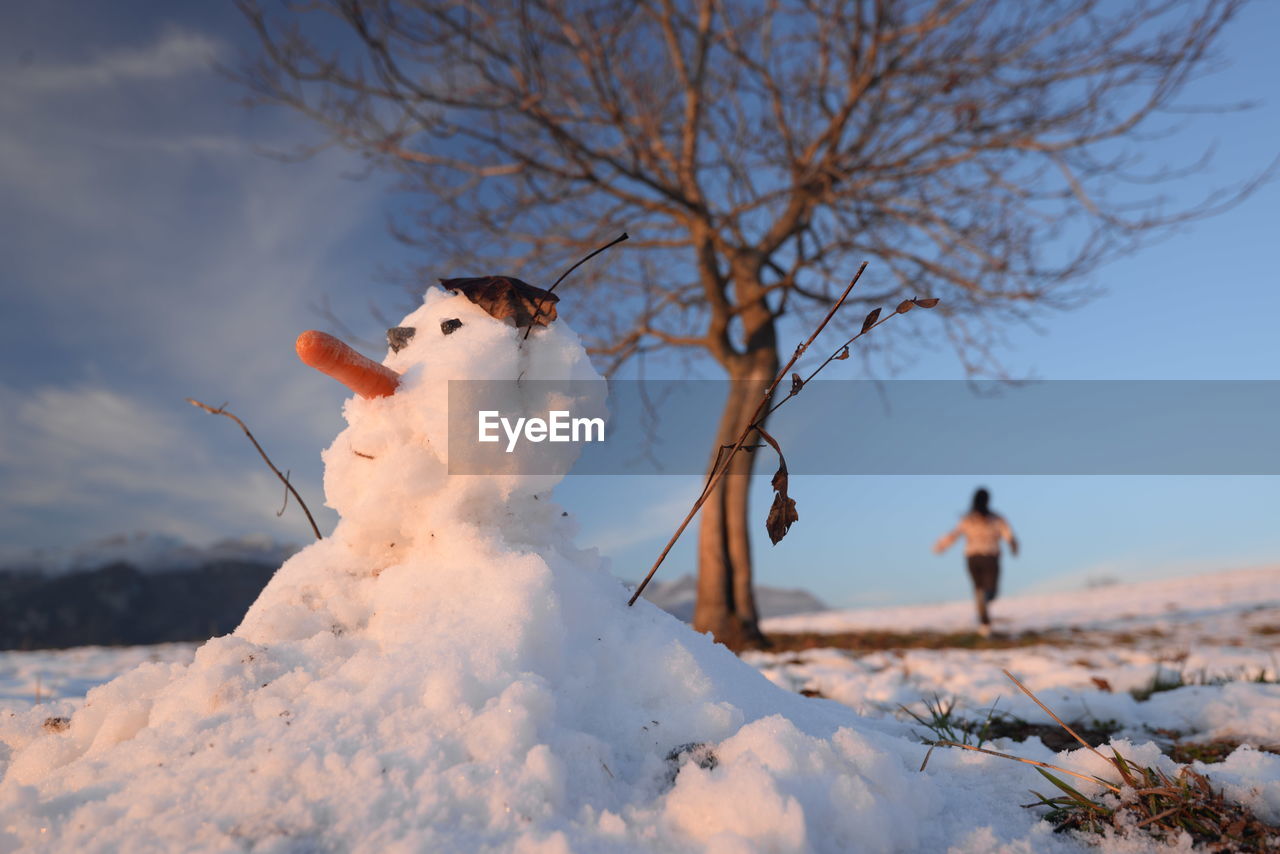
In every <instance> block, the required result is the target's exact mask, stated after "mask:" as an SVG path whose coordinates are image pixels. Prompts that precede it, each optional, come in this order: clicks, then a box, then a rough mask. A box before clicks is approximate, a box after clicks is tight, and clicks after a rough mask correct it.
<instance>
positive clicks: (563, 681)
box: [0, 291, 1083, 852]
mask: <svg viewBox="0 0 1280 854" xmlns="http://www.w3.org/2000/svg"><path fill="white" fill-rule="evenodd" d="M453 320H460V321H461V324H462V325H461V327H460V328H456V331H453V333H452V334H449V335H444V334H442V328H441V324H442V322H444V321H453ZM402 325H403V326H407V327H414V328H415V329H416V330H417V333H416V336H415V337H414V339H413V340H412V342H411V343H410V345H409V346H407V347H405V348H404V349H403V350H401V351H400V352H398V353H395V354H391V355H389V356H388V357H387V359H386V364H387V365H388V366H389V367H391V368H393V369H395V370H397V371H399V372H401V373H402V375H403V379H402V382H401V386H400V390H399V391H398V392H397V393H396V394H395V395H393V396H391V397H386V398H381V399H373V400H363V399H352V400H350V401H348V402H347V404H346V408H345V415H346V418H347V421H348V425H349V426H348V427H347V429H346V430H345V431H344V432H342V433H341V434H340V435H339V436H338V437H337V439H336V440H335V441H334V443H333V445H332V446H331V447H330V448H329V449H328V450H327V451H326V452H325V455H324V459H325V464H326V473H325V491H326V496H327V500H328V503H329V504H330V505H331V506H333V507H334V508H336V509H337V510H338V512H339V513H340V514H341V517H342V519H341V522H340V523H339V525H338V527H337V529H336V531H335V532H334V535H333V536H332V537H331V538H329V539H326V540H324V541H322V542H318V543H316V544H314V545H312V546H309V547H308V548H306V549H304V550H302V551H301V552H299V553H298V554H296V555H294V556H293V557H292V558H290V559H289V560H288V561H287V562H285V563H284V565H283V566H282V567H281V568H280V570H279V572H278V573H277V574H276V576H275V577H274V579H273V580H272V582H271V583H270V584H269V585H268V587H267V588H266V590H264V591H263V593H262V595H261V597H260V598H259V599H258V601H257V602H256V603H255V604H254V606H253V607H252V608H251V610H250V611H249V613H248V615H247V616H246V617H245V620H244V622H243V624H242V625H241V626H240V627H239V628H238V629H237V630H236V631H235V632H234V633H233V634H231V635H229V636H225V637H220V638H215V639H214V640H211V641H209V642H208V643H206V644H205V645H204V646H202V647H201V648H200V649H199V650H198V651H197V652H196V654H195V657H194V660H193V661H191V662H190V664H185V663H174V662H165V661H157V662H148V663H144V664H141V665H140V666H138V667H137V668H136V669H134V670H132V671H131V672H129V673H127V674H125V675H123V676H121V677H120V678H118V679H116V680H114V681H112V682H110V683H108V684H106V685H102V686H100V687H97V688H95V689H93V690H92V691H90V692H89V694H88V696H87V699H86V701H85V702H84V704H83V705H82V706H81V707H79V708H78V710H76V711H75V713H74V714H73V715H72V716H71V717H70V720H69V723H68V722H64V721H61V720H59V719H58V718H57V716H58V715H59V714H60V713H62V710H60V708H59V707H57V706H49V705H45V706H40V707H36V708H34V709H32V710H30V711H27V712H21V713H10V714H7V715H5V714H0V738H2V740H3V745H4V747H3V749H0V774H3V779H2V780H0V850H12V849H14V848H16V847H22V846H27V847H30V848H31V849H33V850H59V851H81V852H95V851H100V852H116V851H131V852H147V851H158V852H159V851H164V852H167V851H177V850H183V851H232V850H252V851H277V852H285V851H289V852H301V851H324V850H333V851H369V852H375V851H376V852H394V851H447V852H475V851H504V852H506V851H525V852H566V851H652V850H670V851H686V850H706V851H717V852H745V851H803V850H817V851H849V850H859V851H942V850H947V849H948V848H952V847H953V846H954V849H953V850H975V851H976V850H984V851H985V850H996V849H997V848H999V847H1000V846H1002V845H1009V846H1011V847H1010V848H1009V850H1036V851H1056V850H1082V848H1083V845H1082V844H1081V843H1078V842H1075V841H1073V840H1070V839H1066V838H1063V837H1057V836H1053V835H1052V834H1051V833H1050V832H1049V829H1048V826H1047V825H1045V824H1043V823H1041V822H1038V820H1037V819H1036V817H1035V815H1033V814H1032V813H1030V812H1029V811H1027V810H1023V809H1021V808H1020V807H1019V806H1018V804H1019V803H1022V802H1023V801H1024V800H1025V793H1024V792H1023V791H1022V788H1023V787H1022V782H1023V781H1022V779H1021V778H1020V777H1018V775H1011V774H1008V773H1000V774H991V773H988V770H989V769H988V765H989V762H990V761H998V760H989V759H988V758H986V757H975V756H973V755H964V756H961V755H955V756H947V757H941V758H939V759H937V760H935V761H934V762H933V763H932V764H931V765H930V769H929V772H928V773H920V772H919V771H918V770H917V769H918V766H919V763H920V758H921V754H922V750H921V746H920V745H919V743H918V742H914V741H910V740H908V739H907V738H905V737H903V736H902V734H901V733H902V730H901V728H900V727H899V726H898V725H896V724H894V723H893V722H873V721H868V720H864V719H862V718H859V717H857V716H856V715H854V714H853V713H852V712H851V711H850V710H848V709H847V708H845V707H842V706H839V705H838V704H836V703H833V702H827V701H821V700H812V699H806V698H803V697H800V696H798V695H795V694H792V693H790V692H787V691H785V690H782V689H781V688H778V687H777V686H775V685H773V684H772V683H770V682H769V681H768V680H766V679H765V678H763V677H762V676H761V675H760V674H759V673H758V672H757V671H755V670H754V669H753V668H752V667H750V666H749V665H747V664H745V663H743V662H742V661H740V660H739V659H738V658H736V657H735V656H734V655H732V654H731V653H730V652H728V651H727V650H726V649H724V648H723V647H721V646H717V645H715V644H714V643H712V641H711V640H710V639H709V638H708V637H705V636H701V635H698V634H695V633H694V632H692V631H691V630H690V629H689V628H688V627H687V626H685V625H684V624H682V623H680V622H679V621H677V620H675V619H673V618H672V617H670V616H669V615H667V614H665V613H663V612H661V611H660V610H659V609H657V608H656V607H653V606H652V605H649V604H646V603H640V604H638V605H637V606H636V607H634V608H628V607H626V600H627V591H626V590H625V589H624V588H623V586H622V585H621V584H620V583H619V582H618V581H617V580H615V579H614V578H613V577H612V576H610V575H609V574H608V573H607V572H606V571H605V570H604V569H603V568H602V566H601V561H600V560H599V559H598V558H597V556H596V555H595V554H594V553H590V552H584V551H580V550H578V549H576V548H575V547H574V546H573V543H572V533H573V532H572V528H571V526H570V524H569V520H568V519H567V518H566V517H565V516H563V515H562V514H561V511H560V510H559V508H557V507H556V506H555V504H554V503H553V502H551V501H550V500H549V494H548V491H549V489H550V488H551V486H553V485H554V483H555V481H556V478H555V477H553V476H550V475H541V476H532V475H522V474H519V473H515V472H512V473H507V474H499V475H491V476H485V477H475V476H472V477H462V476H450V475H449V474H448V469H447V465H448V443H447V441H446V432H445V431H446V421H447V412H446V411H445V410H446V408H447V407H446V403H445V402H446V401H451V403H450V405H459V400H462V401H463V402H465V399H466V398H465V390H464V392H463V396H462V397H461V398H459V397H458V396H451V395H450V394H449V393H448V388H447V386H448V383H449V381H450V380H457V379H466V378H470V379H486V380H503V381H508V382H509V384H510V386H511V394H512V395H513V397H518V396H520V395H521V394H524V393H525V392H524V390H523V389H526V388H527V386H522V385H521V384H520V382H519V381H518V380H536V379H557V380H563V379H596V374H595V372H594V371H593V370H592V369H591V366H590V364H589V363H588V361H587V358H586V355H585V352H584V351H583V348H582V346H581V344H580V343H579V341H578V339H577V337H576V336H575V335H574V333H573V332H572V331H571V330H570V329H569V328H568V327H567V326H565V324H564V323H563V322H557V323H554V324H553V325H552V326H550V327H549V328H547V329H539V330H536V331H535V332H534V333H533V334H532V335H531V336H530V337H529V339H528V340H527V341H523V342H522V332H523V331H522V330H519V331H518V330H516V329H513V328H512V327H510V326H508V325H505V324H503V323H501V322H499V321H497V320H494V319H493V318H491V317H490V316H489V315H488V314H486V313H485V312H484V311H482V310H481V309H479V308H478V307H477V306H475V305H473V304H472V303H471V302H469V301H468V300H467V299H465V298H464V297H462V296H456V295H455V296H451V295H447V294H445V293H442V292H434V291H433V292H432V293H430V294H428V296H427V298H426V300H425V302H424V304H423V305H422V307H421V308H419V309H418V310H417V311H415V312H414V313H412V314H411V315H410V316H409V317H407V318H406V319H405V320H404V321H403V322H402ZM448 325H449V326H450V327H454V326H456V325H455V324H448ZM596 402H597V403H599V402H600V401H596ZM587 403H588V404H589V403H591V401H587ZM1001 770H1002V771H1004V770H1006V769H1003V768H1002V769H1001Z"/></svg>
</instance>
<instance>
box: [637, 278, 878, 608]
mask: <svg viewBox="0 0 1280 854" xmlns="http://www.w3.org/2000/svg"><path fill="white" fill-rule="evenodd" d="M865 269H867V262H866V261H863V262H862V265H861V266H860V267H858V272H856V273H854V274H853V278H852V279H851V280H850V281H849V285H848V287H846V288H845V289H844V293H842V294H840V298H839V299H837V300H836V301H835V302H834V303H833V304H832V306H831V309H830V310H829V311H828V312H827V316H826V317H824V318H822V322H821V323H819V324H818V326H817V328H816V329H814V330H813V332H812V333H811V334H810V335H809V338H808V339H807V340H806V341H805V342H804V343H803V344H801V345H800V346H799V347H797V348H796V351H795V352H794V353H792V354H791V359H790V360H788V361H787V364H786V365H784V366H783V368H782V370H781V371H779V372H778V375H777V376H776V377H774V378H773V382H772V383H770V384H769V388H768V389H767V390H766V391H765V393H764V395H763V396H762V397H761V399H760V405H759V406H757V407H756V411H755V413H754V414H752V416H751V420H750V421H749V422H747V426H745V427H743V428H742V432H741V433H740V434H739V435H738V440H737V441H736V442H734V443H733V447H732V448H730V449H729V453H727V454H725V455H724V459H723V461H722V462H721V463H720V464H719V465H717V466H713V467H712V470H711V474H710V475H708V478H707V485H706V486H705V487H703V490H702V494H701V495H699V496H698V500H697V501H695V502H694V503H693V507H692V508H690V510H689V512H688V513H687V514H685V517H684V520H683V521H682V522H681V523H680V527H678V528H676V532H675V533H674V534H672V535H671V539H670V540H668V541H667V545H666V547H665V548H663V550H662V554H660V555H658V559H657V560H656V561H654V562H653V567H652V568H651V569H650V570H649V574H648V575H646V576H645V577H644V580H643V581H641V582H640V584H639V585H638V586H637V587H636V590H635V592H634V593H633V594H631V599H630V600H629V601H628V602H627V605H628V606H631V605H634V604H635V603H636V600H637V599H639V598H640V594H641V593H643V592H644V589H645V587H647V586H648V584H649V581H650V579H652V578H653V576H654V574H655V573H657V571H658V567H660V566H662V562H663V561H664V560H666V559H667V555H668V554H669V553H670V552H671V549H672V548H673V547H675V544H676V540H678V539H680V535H681V534H683V533H684V531H685V528H688V527H689V523H690V522H691V521H693V517H694V516H696V515H698V511H699V510H701V509H702V505H703V504H705V503H706V501H707V498H708V497H709V496H710V495H711V493H712V491H713V490H714V489H715V487H716V484H718V483H719V482H720V479H721V478H722V477H724V474H725V472H727V471H728V470H729V463H731V462H732V461H733V458H734V457H735V456H737V454H738V451H740V450H742V446H743V445H744V444H746V441H747V437H748V436H750V435H751V431H752V430H755V429H756V427H757V422H758V421H759V420H760V416H762V415H764V414H765V407H767V406H768V405H769V398H770V397H772V395H773V392H774V390H775V389H776V388H777V387H778V383H780V382H782V379H783V378H784V377H785V376H787V374H788V373H789V372H790V371H791V368H792V366H793V365H795V363H796V361H797V360H798V359H799V358H800V357H801V356H803V355H804V352H805V350H807V349H809V345H810V344H812V343H813V341H814V339H815V338H817V337H818V335H819V334H820V333H821V332H822V330H823V329H825V328H826V326H827V324H828V323H830V322H831V318H832V317H834V316H835V313H836V311H838V310H839V308H840V306H841V305H843V304H844V301H845V300H846V299H848V297H849V292H850V291H852V290H853V286H854V285H856V284H857V283H858V279H859V278H861V277H862V271H863V270H865ZM790 397H791V396H790V395H788V399H790ZM779 405H781V404H779ZM776 408H777V407H774V409H776ZM770 411H772V410H770Z"/></svg>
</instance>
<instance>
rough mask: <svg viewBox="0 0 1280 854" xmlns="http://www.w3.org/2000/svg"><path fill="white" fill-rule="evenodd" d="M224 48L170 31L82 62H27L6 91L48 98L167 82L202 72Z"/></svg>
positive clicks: (184, 32) (212, 41)
mask: <svg viewBox="0 0 1280 854" xmlns="http://www.w3.org/2000/svg"><path fill="white" fill-rule="evenodd" d="M223 53H225V47H224V45H222V43H220V42H218V41H217V40H215V39H212V38H209V37H208V36H206V35H203V34H201V33H194V32H189V31H187V30H183V29H180V28H177V27H171V28H169V29H167V30H165V31H164V32H162V33H161V34H160V36H159V37H158V38H157V39H156V40H155V41H154V42H152V43H151V44H148V45H145V46H142V47H126V48H117V49H114V50H110V51H105V52H102V53H100V54H99V55H98V56H95V57H93V58H92V59H90V60H89V61H87V62H80V63H63V64H60V65H40V64H34V63H33V64H31V65H28V66H27V67H25V68H22V69H20V70H19V71H17V72H16V73H13V74H11V75H10V77H9V79H8V80H7V81H6V87H7V88H8V89H10V91H11V92H18V93H32V94H39V95H46V96H47V95H51V94H59V93H83V92H89V91H93V90H97V89H103V88H107V87H110V86H118V85H122V84H129V83H139V82H147V81H164V80H172V79H173V78H176V77H182V76H184V75H187V74H191V73H192V72H200V71H207V70H208V69H209V66H210V65H211V64H212V63H213V62H215V61H216V60H217V59H218V57H219V56H220V55H222V54H223Z"/></svg>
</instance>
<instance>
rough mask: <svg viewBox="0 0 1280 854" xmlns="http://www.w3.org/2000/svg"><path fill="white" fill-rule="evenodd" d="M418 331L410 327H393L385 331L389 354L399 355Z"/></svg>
mask: <svg viewBox="0 0 1280 854" xmlns="http://www.w3.org/2000/svg"><path fill="white" fill-rule="evenodd" d="M417 331H418V330H417V329H414V328H413V327H412V326H393V327H391V328H390V329H388V330H387V343H388V344H390V345H391V352H393V353H399V352H400V351H401V350H403V349H404V348H405V347H407V346H408V344H409V340H410V339H411V338H413V336H414V333H416V332H417Z"/></svg>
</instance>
